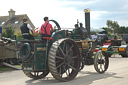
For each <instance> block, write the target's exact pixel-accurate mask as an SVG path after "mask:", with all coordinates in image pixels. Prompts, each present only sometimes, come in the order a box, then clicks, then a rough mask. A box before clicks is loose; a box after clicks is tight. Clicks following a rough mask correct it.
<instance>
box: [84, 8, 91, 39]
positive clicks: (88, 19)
mask: <svg viewBox="0 0 128 85" xmlns="http://www.w3.org/2000/svg"><path fill="white" fill-rule="evenodd" d="M84 12H85V28H86V29H87V31H88V36H89V37H90V9H84Z"/></svg>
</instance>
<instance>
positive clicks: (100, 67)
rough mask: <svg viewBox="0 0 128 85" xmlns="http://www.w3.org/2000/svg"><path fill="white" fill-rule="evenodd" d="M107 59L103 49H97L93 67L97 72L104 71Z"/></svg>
mask: <svg viewBox="0 0 128 85" xmlns="http://www.w3.org/2000/svg"><path fill="white" fill-rule="evenodd" d="M108 65H109V59H108V56H107V54H106V53H105V52H104V51H98V52H97V54H96V56H95V58H94V67H95V70H96V71H97V72H98V73H104V72H105V71H106V70H107V69H108Z"/></svg>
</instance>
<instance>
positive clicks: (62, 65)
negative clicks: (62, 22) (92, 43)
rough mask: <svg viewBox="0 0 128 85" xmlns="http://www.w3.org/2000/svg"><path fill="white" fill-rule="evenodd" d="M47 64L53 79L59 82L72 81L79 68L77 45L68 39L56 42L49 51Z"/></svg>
mask: <svg viewBox="0 0 128 85" xmlns="http://www.w3.org/2000/svg"><path fill="white" fill-rule="evenodd" d="M55 44H56V45H57V44H58V46H55ZM53 48H54V51H55V53H54V54H53V50H52V49H53ZM51 59H52V60H51ZM53 60H54V61H53ZM48 63H49V69H50V72H51V73H52V75H53V77H54V78H56V79H57V80H60V81H69V80H72V79H73V78H75V77H76V75H77V74H78V71H79V68H80V53H79V50H78V47H77V45H76V44H75V43H74V42H73V41H72V40H70V39H60V40H59V41H56V42H55V43H54V44H53V45H52V47H51V49H50V52H49V62H48Z"/></svg>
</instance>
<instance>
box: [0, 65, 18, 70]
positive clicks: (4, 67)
mask: <svg viewBox="0 0 128 85" xmlns="http://www.w3.org/2000/svg"><path fill="white" fill-rule="evenodd" d="M15 66H17V67H19V68H21V66H20V65H15ZM13 69H14V68H10V67H7V66H1V67H0V71H8V70H13Z"/></svg>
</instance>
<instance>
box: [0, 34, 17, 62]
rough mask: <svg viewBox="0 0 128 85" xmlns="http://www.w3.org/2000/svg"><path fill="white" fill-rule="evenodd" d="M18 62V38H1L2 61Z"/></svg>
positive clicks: (0, 51)
mask: <svg viewBox="0 0 128 85" xmlns="http://www.w3.org/2000/svg"><path fill="white" fill-rule="evenodd" d="M2 62H6V63H8V64H18V52H17V47H16V40H12V39H11V38H5V37H1V38H0V63H2Z"/></svg>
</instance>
